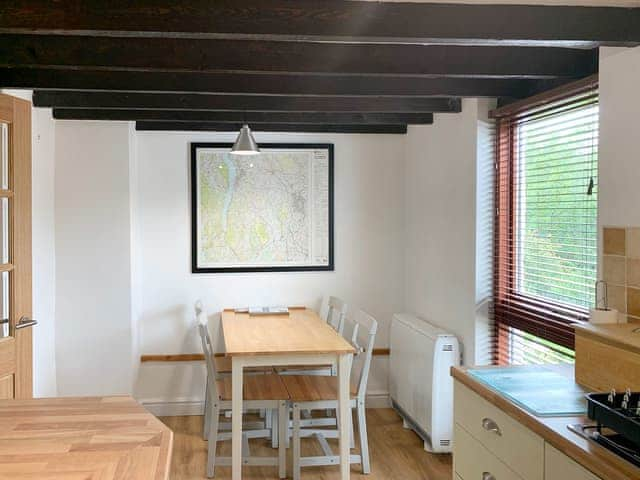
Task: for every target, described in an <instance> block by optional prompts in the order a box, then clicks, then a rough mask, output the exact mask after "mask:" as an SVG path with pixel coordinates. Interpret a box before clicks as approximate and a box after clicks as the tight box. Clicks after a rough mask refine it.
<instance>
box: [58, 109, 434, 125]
mask: <svg viewBox="0 0 640 480" xmlns="http://www.w3.org/2000/svg"><path fill="white" fill-rule="evenodd" d="M53 118H56V119H60V120H126V121H132V120H163V121H175V122H216V123H243V122H247V123H250V124H251V125H255V124H260V123H310V124H316V125H321V124H336V125H375V124H378V125H404V124H431V123H433V114H432V113H375V112H374V113H350V112H334V113H325V112H207V111H189V110H168V111H167V110H89V109H85V108H72V109H65V108H54V109H53Z"/></svg>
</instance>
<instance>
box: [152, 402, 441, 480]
mask: <svg viewBox="0 0 640 480" xmlns="http://www.w3.org/2000/svg"><path fill="white" fill-rule="evenodd" d="M161 420H162V421H163V422H164V423H165V424H166V425H167V426H168V427H169V428H171V429H172V430H173V431H174V445H173V461H172V464H171V477H170V478H171V480H192V479H202V478H206V476H205V464H206V456H207V442H205V441H204V440H202V417H201V416H189V417H163V418H161ZM367 422H368V426H369V448H370V451H371V474H370V475H362V474H361V473H360V466H359V465H352V466H351V473H352V475H351V478H353V479H368V480H383V479H384V480H389V479H398V480H401V479H402V480H418V479H420V480H451V477H452V474H451V456H450V455H433V454H429V453H427V452H425V451H424V450H423V448H422V441H421V440H420V439H419V438H418V437H417V436H416V435H415V434H414V433H413V432H411V431H410V430H405V429H403V428H402V421H401V420H400V418H399V417H398V415H397V414H396V413H395V412H394V411H393V410H391V409H371V410H367ZM329 442H330V444H332V447H333V448H334V451H337V444H336V443H332V440H330V441H329ZM230 443H231V442H223V443H222V445H220V444H219V446H218V455H229V454H230V450H231V445H230ZM302 449H303V452H302V453H303V455H309V454H314V455H319V454H321V451H320V449H319V447H317V442H315V441H314V440H312V439H303V445H302ZM251 452H252V454H253V455H263V454H264V455H274V454H275V453H276V451H275V450H272V449H271V448H270V446H268V444H267V443H266V442H265V441H264V440H251ZM287 453H288V459H289V465H290V464H291V463H290V462H291V452H290V450H289V451H288V452H287ZM242 471H243V475H242V478H243V479H274V480H275V479H277V478H278V475H277V472H276V469H275V467H243V469H242ZM215 478H216V479H223V480H224V479H229V478H231V469H230V468H229V467H217V468H216V476H215ZM302 478H303V479H306V480H334V479H335V480H338V478H339V472H338V467H337V466H335V467H333V466H331V467H307V468H303V469H302Z"/></svg>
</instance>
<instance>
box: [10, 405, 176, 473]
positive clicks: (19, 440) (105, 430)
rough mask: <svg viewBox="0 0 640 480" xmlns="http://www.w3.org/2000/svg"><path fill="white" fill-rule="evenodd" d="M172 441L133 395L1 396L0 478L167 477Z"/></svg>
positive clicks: (163, 426) (164, 429)
mask: <svg viewBox="0 0 640 480" xmlns="http://www.w3.org/2000/svg"><path fill="white" fill-rule="evenodd" d="M172 443H173V433H172V432H171V430H170V429H169V428H167V427H166V426H165V425H164V424H163V423H162V422H160V420H158V419H157V418H156V417H154V416H153V415H152V414H150V413H149V412H148V411H147V410H145V409H144V408H143V407H142V406H141V405H140V404H138V403H137V402H136V401H135V400H134V399H133V398H131V397H91V398H43V399H34V400H3V401H0V478H11V479H14V480H19V479H34V478H52V479H53V478H55V479H57V480H63V479H69V480H72V479H73V480H75V479H80V478H100V479H103V480H112V479H113V480H115V479H129V480H147V479H148V480H165V479H166V478H168V476H169V466H170V462H171V450H172Z"/></svg>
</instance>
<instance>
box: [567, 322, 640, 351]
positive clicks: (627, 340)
mask: <svg viewBox="0 0 640 480" xmlns="http://www.w3.org/2000/svg"><path fill="white" fill-rule="evenodd" d="M575 329H576V334H581V335H585V336H587V337H590V338H595V339H596V340H598V341H600V342H603V343H606V344H608V345H612V346H614V347H618V348H622V349H624V350H629V351H632V352H636V353H640V324H638V323H613V324H604V325H594V324H592V323H588V322H585V323H580V324H575Z"/></svg>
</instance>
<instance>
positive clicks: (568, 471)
mask: <svg viewBox="0 0 640 480" xmlns="http://www.w3.org/2000/svg"><path fill="white" fill-rule="evenodd" d="M544 478H545V480H600V478H599V477H596V476H595V475H594V474H593V473H591V472H590V471H588V470H587V469H585V468H584V467H583V466H581V465H579V464H577V463H576V462H574V461H573V460H572V459H570V458H569V457H567V456H566V455H565V454H564V453H562V452H560V451H559V450H558V449H556V448H554V447H552V446H551V445H549V444H548V443H547V444H545V446H544Z"/></svg>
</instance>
